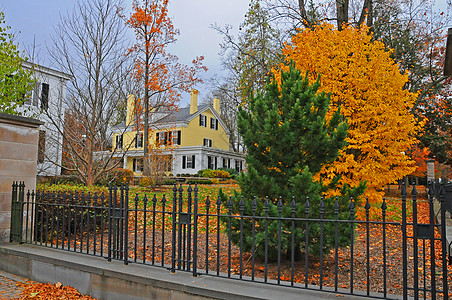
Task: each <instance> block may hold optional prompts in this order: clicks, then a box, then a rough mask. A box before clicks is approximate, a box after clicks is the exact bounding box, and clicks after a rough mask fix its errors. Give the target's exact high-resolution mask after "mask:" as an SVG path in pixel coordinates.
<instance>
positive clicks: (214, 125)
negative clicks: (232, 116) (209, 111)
mask: <svg viewBox="0 0 452 300" xmlns="http://www.w3.org/2000/svg"><path fill="white" fill-rule="evenodd" d="M210 129H215V130H218V119H215V118H210Z"/></svg>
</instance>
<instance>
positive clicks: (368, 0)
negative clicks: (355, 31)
mask: <svg viewBox="0 0 452 300" xmlns="http://www.w3.org/2000/svg"><path fill="white" fill-rule="evenodd" d="M366 18H367V19H366ZM365 20H366V25H367V26H368V27H372V25H373V3H372V0H364V3H363V8H362V10H361V15H360V17H359V21H358V23H359V24H358V25H361V24H362V23H364V21H365Z"/></svg>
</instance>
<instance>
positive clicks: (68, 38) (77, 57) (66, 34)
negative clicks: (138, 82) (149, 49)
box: [47, 0, 131, 185]
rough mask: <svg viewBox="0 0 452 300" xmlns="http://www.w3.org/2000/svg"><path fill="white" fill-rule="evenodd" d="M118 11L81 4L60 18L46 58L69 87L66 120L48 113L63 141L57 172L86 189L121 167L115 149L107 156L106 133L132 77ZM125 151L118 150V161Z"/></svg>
mask: <svg viewBox="0 0 452 300" xmlns="http://www.w3.org/2000/svg"><path fill="white" fill-rule="evenodd" d="M121 5H122V0H92V1H90V2H89V3H87V2H82V1H80V2H78V4H77V5H76V7H75V9H74V12H73V13H72V14H71V15H67V16H62V17H61V20H60V24H59V26H57V27H56V31H55V34H54V35H53V36H52V40H53V46H52V47H51V48H50V55H51V57H52V59H53V61H54V63H55V64H56V65H57V66H58V67H59V69H60V70H61V71H62V72H65V73H67V74H68V75H70V76H71V81H70V83H69V86H68V90H67V93H68V97H67V98H66V99H64V104H62V105H61V106H62V107H61V109H64V110H65V115H64V116H63V115H62V114H60V113H56V114H54V115H52V114H51V112H50V110H49V112H48V113H47V116H48V117H49V119H50V121H51V122H52V124H53V125H54V126H55V127H56V130H57V131H58V132H59V133H60V134H62V135H63V144H62V145H61V147H62V148H63V149H64V152H65V154H64V155H65V156H64V158H63V162H61V163H60V166H62V167H64V168H65V169H66V170H68V171H69V172H71V173H73V174H76V175H77V176H79V177H80V179H81V181H82V182H84V183H85V184H86V185H93V184H94V183H95V182H96V180H97V179H98V178H99V177H101V176H102V175H103V174H105V173H106V172H108V171H110V170H111V169H113V168H114V167H117V166H118V165H119V163H120V158H119V159H118V161H114V156H115V155H118V152H116V149H113V151H108V150H111V140H112V138H113V137H112V133H111V131H110V130H108V128H109V127H110V126H111V120H112V119H115V115H116V114H117V111H118V109H119V107H120V106H121V103H123V102H124V100H125V95H126V94H127V92H124V90H123V89H124V86H126V83H127V78H128V76H130V74H131V72H130V70H129V69H130V68H131V64H129V61H128V59H129V58H127V57H126V56H125V53H126V49H127V45H126V44H125V42H124V41H125V40H124V32H125V31H124V29H125V24H124V23H123V22H122V20H121V18H119V16H118V14H117V12H118V11H117V9H118V7H120V6H121ZM58 111H60V110H58ZM65 116H66V117H65ZM124 131H125V129H124ZM60 143H61V142H60ZM129 147H130V145H123V147H121V148H122V149H121V154H120V155H122V157H124V155H125V153H126V152H127V150H128V148H129ZM120 155H119V156H120ZM56 164H58V163H56Z"/></svg>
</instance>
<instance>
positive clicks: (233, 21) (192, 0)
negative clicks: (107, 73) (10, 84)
mask: <svg viewBox="0 0 452 300" xmlns="http://www.w3.org/2000/svg"><path fill="white" fill-rule="evenodd" d="M87 1H89V0H87ZM75 2H76V1H74V0H0V10H2V11H3V12H4V13H5V16H6V18H5V19H6V23H7V24H8V25H9V26H11V27H12V31H13V32H14V33H15V34H16V41H17V42H19V46H20V48H21V49H22V50H24V49H25V48H30V45H32V44H33V39H35V41H36V45H37V48H38V52H39V58H38V60H37V61H38V62H39V63H41V64H43V65H46V66H49V67H53V66H52V65H51V63H50V62H49V59H48V55H47V49H46V44H48V45H50V42H51V40H50V35H51V34H53V31H54V29H53V27H54V26H57V25H58V22H59V15H60V14H62V15H66V14H67V12H70V11H71V10H72V7H73V6H74V3H75ZM131 2H132V1H131V0H125V3H126V5H127V6H129V7H126V9H127V10H129V9H130V8H131ZM248 4H249V0H226V1H225V0H170V7H169V16H170V17H172V20H173V23H174V26H175V27H176V28H179V30H180V36H179V37H178V41H177V42H176V44H175V45H174V46H172V47H171V52H172V53H173V54H175V55H177V56H178V57H179V59H180V62H182V63H185V64H190V63H191V61H192V59H193V58H194V57H196V56H199V55H203V56H205V65H206V66H207V67H208V68H209V71H208V72H207V74H206V75H205V76H204V78H206V79H208V78H210V77H211V76H213V75H214V74H218V75H221V72H222V69H221V65H220V57H219V55H218V53H219V52H220V47H219V43H220V42H221V41H222V38H221V36H220V35H219V34H218V33H217V32H216V31H214V30H213V29H211V28H210V26H211V24H214V23H217V24H219V25H225V24H230V25H232V26H233V28H234V29H237V28H238V25H239V24H240V23H241V22H243V20H244V16H245V14H246V11H247V9H248ZM205 82H206V83H208V82H207V81H206V80H205ZM197 88H198V89H199V90H200V97H203V96H205V95H206V94H207V92H208V90H209V86H208V84H204V85H203V86H199V87H197ZM189 98H190V96H189V95H185V96H184V98H183V101H182V103H181V106H186V104H187V103H188V102H189Z"/></svg>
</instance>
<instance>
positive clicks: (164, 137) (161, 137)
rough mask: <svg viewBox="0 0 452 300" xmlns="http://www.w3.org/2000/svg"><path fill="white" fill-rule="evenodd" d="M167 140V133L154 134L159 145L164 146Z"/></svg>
mask: <svg viewBox="0 0 452 300" xmlns="http://www.w3.org/2000/svg"><path fill="white" fill-rule="evenodd" d="M167 140H168V132H166V131H161V132H157V134H156V141H157V143H158V144H159V145H166V143H167Z"/></svg>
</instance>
